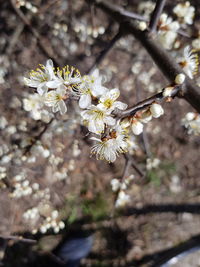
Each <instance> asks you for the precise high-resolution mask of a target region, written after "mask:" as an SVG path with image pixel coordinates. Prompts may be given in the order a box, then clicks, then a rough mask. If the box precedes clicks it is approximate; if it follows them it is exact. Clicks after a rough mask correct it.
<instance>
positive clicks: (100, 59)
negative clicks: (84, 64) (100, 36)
mask: <svg viewBox="0 0 200 267" xmlns="http://www.w3.org/2000/svg"><path fill="white" fill-rule="evenodd" d="M121 36H122V32H121V31H120V30H119V31H118V33H117V34H116V35H115V36H114V37H113V38H112V39H111V41H110V42H109V43H108V44H107V46H106V47H105V48H104V50H103V51H101V52H100V54H99V56H98V57H97V58H96V60H95V62H94V63H93V64H92V66H91V67H90V68H89V70H88V71H87V72H86V73H91V72H92V71H93V70H94V69H95V68H96V67H97V66H98V65H99V64H100V63H101V62H102V61H103V59H104V58H105V56H106V55H107V54H108V52H109V51H110V50H111V49H112V48H113V46H114V45H115V43H116V42H117V41H118V40H119V39H120V38H121Z"/></svg>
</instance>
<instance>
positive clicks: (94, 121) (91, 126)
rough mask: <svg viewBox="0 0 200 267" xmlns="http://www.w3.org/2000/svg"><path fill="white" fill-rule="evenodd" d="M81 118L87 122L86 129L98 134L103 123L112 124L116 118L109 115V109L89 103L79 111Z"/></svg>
mask: <svg viewBox="0 0 200 267" xmlns="http://www.w3.org/2000/svg"><path fill="white" fill-rule="evenodd" d="M81 116H82V118H83V120H84V121H85V122H86V123H87V126H88V130H89V131H90V132H92V133H96V134H100V133H102V132H103V131H104V128H105V124H106V125H109V126H114V125H115V122H116V120H115V119H114V118H113V117H112V116H111V115H110V111H109V110H106V109H102V108H101V107H99V106H98V105H97V106H95V105H91V106H90V108H89V109H87V110H84V111H82V112H81Z"/></svg>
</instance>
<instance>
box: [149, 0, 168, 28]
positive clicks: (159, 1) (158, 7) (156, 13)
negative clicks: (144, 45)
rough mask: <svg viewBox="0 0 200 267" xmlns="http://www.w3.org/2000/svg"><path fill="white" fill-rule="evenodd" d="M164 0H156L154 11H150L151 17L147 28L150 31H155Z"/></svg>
mask: <svg viewBox="0 0 200 267" xmlns="http://www.w3.org/2000/svg"><path fill="white" fill-rule="evenodd" d="M165 3H166V0H157V2H156V6H155V8H154V11H153V13H152V16H151V19H150V23H149V30H150V32H155V31H156V28H157V25H158V21H159V18H160V15H161V13H162V11H163V8H164V6H165Z"/></svg>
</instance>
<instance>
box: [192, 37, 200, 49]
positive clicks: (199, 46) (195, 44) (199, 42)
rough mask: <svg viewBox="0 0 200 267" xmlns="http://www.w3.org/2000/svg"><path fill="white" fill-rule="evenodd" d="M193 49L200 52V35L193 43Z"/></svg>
mask: <svg viewBox="0 0 200 267" xmlns="http://www.w3.org/2000/svg"><path fill="white" fill-rule="evenodd" d="M192 47H193V48H194V49H196V50H200V35H199V37H198V38H196V39H194V40H193V41H192Z"/></svg>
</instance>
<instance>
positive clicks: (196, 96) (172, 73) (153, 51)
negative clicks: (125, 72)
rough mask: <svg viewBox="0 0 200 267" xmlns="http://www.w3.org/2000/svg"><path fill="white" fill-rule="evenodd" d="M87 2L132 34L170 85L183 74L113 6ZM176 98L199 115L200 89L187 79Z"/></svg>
mask: <svg viewBox="0 0 200 267" xmlns="http://www.w3.org/2000/svg"><path fill="white" fill-rule="evenodd" d="M87 1H89V2H91V1H92V2H93V3H95V5H96V6H97V7H99V8H100V9H102V10H103V11H104V12H106V13H107V14H109V15H110V16H111V17H112V18H113V19H114V20H115V21H117V22H119V23H123V30H124V31H125V32H128V33H130V34H132V35H133V36H134V37H135V38H136V39H138V40H139V41H140V43H141V44H142V46H143V47H144V48H145V49H146V50H147V52H148V53H149V55H150V56H151V57H152V59H153V60H154V62H155V63H156V65H157V66H158V68H159V69H160V70H161V71H162V73H163V74H164V75H165V77H166V78H167V79H168V80H169V81H170V83H174V80H175V77H176V76H177V75H178V74H179V73H183V70H182V69H181V67H180V66H179V65H178V64H177V63H176V62H175V61H174V58H173V57H172V56H171V55H170V54H169V53H168V52H167V51H166V50H165V49H164V48H163V47H162V46H161V45H160V44H159V43H157V42H156V41H155V40H154V39H153V38H152V37H151V36H150V34H149V33H148V31H141V30H139V29H138V28H137V27H136V26H135V24H134V23H132V22H130V21H127V17H125V16H123V15H122V14H121V13H120V12H117V11H116V8H114V5H113V4H111V3H109V2H105V1H102V0H98V1H95V0H87ZM178 96H179V97H183V98H184V99H185V100H187V101H188V103H190V104H191V106H193V108H195V109H196V110H197V111H198V112H199V113H200V88H199V86H197V85H196V84H194V82H193V81H192V80H191V79H190V78H189V77H187V78H186V81H185V83H184V86H183V87H182V90H180V92H179V94H178Z"/></svg>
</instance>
